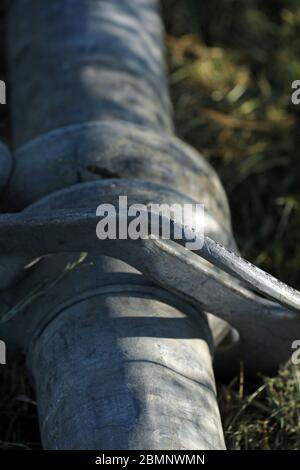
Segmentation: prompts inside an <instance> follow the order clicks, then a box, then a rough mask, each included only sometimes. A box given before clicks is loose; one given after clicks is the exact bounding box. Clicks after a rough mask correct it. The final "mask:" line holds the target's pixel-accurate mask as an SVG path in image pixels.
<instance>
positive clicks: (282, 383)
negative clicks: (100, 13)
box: [0, 0, 300, 449]
mask: <svg viewBox="0 0 300 470" xmlns="http://www.w3.org/2000/svg"><path fill="white" fill-rule="evenodd" d="M163 13H164V19H165V24H166V29H167V57H168V64H169V77H170V87H171V93H172V98H173V102H174V109H175V121H176V127H177V132H178V134H179V135H180V136H181V137H182V138H183V139H184V140H186V141H187V142H189V143H190V144H192V145H193V146H194V147H196V148H197V149H198V150H199V151H200V152H201V153H202V155H204V157H205V158H207V159H208V160H209V161H210V162H211V164H212V165H213V166H214V167H215V168H216V170H217V171H218V173H219V175H220V177H221V180H222V182H223V184H224V186H225V188H226V191H227V194H228V197H229V202H230V206H231V210H232V215H233V227H234V233H235V236H236V239H237V242H238V245H239V248H240V251H241V253H242V254H243V256H244V257H246V258H247V259H249V260H251V261H253V262H254V263H256V264H257V265H259V266H261V267H262V268H263V269H265V270H267V271H269V272H270V273H272V274H274V275H275V276H277V277H278V278H280V279H281V280H283V281H285V282H286V283H288V284H290V285H292V286H293V287H295V288H297V289H299V288H300V278H299V272H300V271H299V266H300V243H299V242H300V198H299V195H300V185H299V178H300V159H299V155H298V148H299V143H300V137H299V132H297V131H298V129H299V116H300V105H299V106H296V105H293V104H292V102H291V84H292V82H293V81H294V80H297V79H300V57H299V50H300V4H299V0H223V1H222V2H220V1H219V0H209V1H201V2H199V0H185V1H184V0H164V1H163ZM1 39H2V38H1ZM2 43H3V41H2V40H0V44H1V45H2ZM0 59H1V60H0V62H1V63H0V78H2V77H3V76H4V73H5V71H4V61H3V53H1V54H0ZM1 113H2V114H1V116H0V117H1V118H2V117H3V107H1ZM7 129H8V125H7V116H4V119H2V120H1V124H0V133H2V135H5V136H6V138H8V131H7ZM295 334H296V333H295ZM298 336H299V338H295V339H300V332H299V335H298ZM9 362H10V364H12V365H11V366H7V367H5V369H3V371H2V370H1V381H0V416H1V419H0V447H2V448H30V449H35V448H38V447H39V446H40V443H39V433H38V426H37V421H36V404H35V401H34V395H33V392H32V389H31V387H30V385H29V383H28V379H27V378H26V377H25V376H24V374H23V372H22V371H23V369H24V364H23V362H22V360H21V359H19V358H16V359H15V360H11V361H9ZM218 390H219V402H220V409H221V413H222V419H223V424H224V430H225V437H226V443H227V446H228V448H230V449H300V369H299V366H298V367H296V366H293V365H291V364H289V365H287V366H285V367H283V368H282V369H281V370H280V371H279V373H278V375H277V376H276V377H274V378H264V377H259V378H258V379H257V380H256V381H255V382H253V381H250V380H249V379H247V378H245V376H244V373H243V368H242V366H241V373H240V375H239V377H236V378H234V379H233V380H232V382H231V383H226V384H224V383H218Z"/></svg>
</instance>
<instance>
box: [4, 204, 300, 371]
mask: <svg viewBox="0 0 300 470" xmlns="http://www.w3.org/2000/svg"><path fill="white" fill-rule="evenodd" d="M123 215H124V214H121V213H117V218H118V219H119V218H121V217H123ZM151 215H152V216H153V213H151V212H150V211H147V214H145V216H147V217H148V218H149V219H148V220H149V234H150V236H149V238H147V239H138V240H131V239H126V240H120V239H117V240H110V239H107V240H104V241H100V240H99V239H98V238H97V236H96V226H97V223H98V222H99V220H100V219H101V218H100V217H99V216H96V215H95V212H94V211H91V210H87V209H80V210H56V211H55V212H54V213H53V212H51V213H48V214H45V215H40V214H39V215H33V214H30V213H26V212H24V213H21V214H8V215H3V216H1V218H0V253H3V254H5V255H6V256H7V255H10V254H11V255H14V256H15V255H20V256H22V255H31V256H32V255H33V256H40V255H43V254H47V253H61V252H78V251H95V252H97V253H99V254H101V255H106V256H111V257H114V258H119V259H121V260H123V261H125V262H126V263H128V264H130V265H132V266H133V267H135V268H137V269H138V270H139V271H141V272H142V273H143V274H145V275H146V276H148V277H149V278H151V280H153V281H154V282H156V283H157V284H159V285H161V286H163V287H164V288H166V289H168V290H170V291H173V292H176V294H177V295H179V296H181V297H183V298H184V299H186V300H188V301H189V302H191V303H192V304H194V305H196V306H198V307H200V308H201V309H202V310H204V311H206V312H207V313H212V314H214V315H216V316H218V317H220V318H222V319H224V320H226V321H227V322H228V323H230V324H231V325H232V326H233V327H235V328H236V329H237V330H238V332H239V334H240V337H241V348H242V358H243V359H244V361H245V363H246V365H247V366H248V367H249V368H250V369H252V370H253V371H254V370H257V369H259V370H260V371H264V372H268V373H269V372H272V371H274V370H275V369H276V367H277V366H278V365H279V364H281V363H283V362H285V361H286V360H287V359H288V358H289V356H290V354H291V345H292V342H293V341H294V340H295V339H296V336H297V333H298V332H299V333H300V293H299V292H297V291H295V290H294V289H292V288H291V287H289V286H287V285H285V284H283V283H281V282H279V281H278V280H277V279H276V278H274V277H272V276H270V275H269V274H267V273H265V272H264V271H262V270H261V269H259V268H257V267H256V266H253V265H252V264H251V263H249V262H247V261H245V260H244V259H243V258H241V257H239V256H237V255H235V254H234V253H232V252H230V251H228V250H227V249H226V248H224V247H222V246H220V245H219V244H217V243H216V242H214V241H213V240H212V239H210V238H208V237H205V238H204V244H203V247H202V248H201V249H200V250H198V251H197V252H190V251H188V250H186V249H185V248H183V247H182V246H180V245H182V244H184V243H185V242H186V241H190V240H191V238H192V234H194V236H195V235H196V234H195V230H194V229H193V228H192V227H186V226H185V227H181V229H182V231H183V233H184V234H185V238H184V237H183V239H182V240H175V239H174V233H175V229H177V230H178V226H177V224H176V223H175V222H174V220H172V219H170V220H169V219H167V220H166V219H165V217H163V216H162V215H158V216H157V214H155V215H156V217H155V218H156V220H158V221H159V226H160V227H162V224H163V223H166V222H167V223H170V227H171V239H170V240H162V239H158V238H155V237H153V236H151V231H150V229H151V225H150V218H151ZM132 220H133V218H131V217H129V216H128V218H127V222H128V224H130V222H131V221H132ZM152 220H153V219H152ZM155 233H157V232H155ZM177 233H178V232H177ZM201 258H204V259H205V260H207V261H209V262H210V263H211V264H212V265H214V266H217V267H218V268H219V270H220V271H218V272H216V271H215V270H213V269H210V268H209V266H207V265H205V264H204V263H203V262H201ZM241 281H242V282H241ZM254 291H257V292H259V293H260V294H262V295H263V296H265V298H264V297H261V296H259V295H258V294H256V293H255V292H254ZM266 297H267V298H268V299H267V298H266ZM269 299H271V300H269ZM274 301H275V302H274Z"/></svg>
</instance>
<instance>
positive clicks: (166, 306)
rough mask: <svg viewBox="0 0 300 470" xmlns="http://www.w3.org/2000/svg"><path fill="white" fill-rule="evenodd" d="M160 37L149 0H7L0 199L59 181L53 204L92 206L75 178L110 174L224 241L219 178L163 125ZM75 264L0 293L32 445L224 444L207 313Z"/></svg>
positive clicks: (116, 274)
mask: <svg viewBox="0 0 300 470" xmlns="http://www.w3.org/2000/svg"><path fill="white" fill-rule="evenodd" d="M162 39H163V29H162V25H161V20H160V17H159V9H158V2H157V1H156V0H84V1H83V0H64V1H61V0H52V1H51V2H48V1H46V0H40V1H39V2H36V1H34V0H22V1H21V0H13V1H11V2H10V7H9V22H8V63H9V79H10V82H11V90H12V104H11V112H12V121H13V140H14V147H15V156H16V164H15V169H14V174H13V178H12V180H11V183H10V187H9V197H10V201H11V204H14V205H15V207H16V208H18V209H21V208H24V207H26V206H28V204H31V203H33V202H34V201H37V200H39V199H40V198H42V197H44V196H46V195H47V194H50V193H52V192H53V191H57V190H59V189H62V188H67V187H69V186H72V188H73V189H72V197H71V198H68V197H67V195H68V190H66V191H65V194H66V197H65V198H64V197H63V196H60V195H58V198H59V200H60V202H59V207H60V208H61V209H68V208H72V207H76V208H84V207H93V204H94V203H95V202H94V200H93V198H89V197H84V196H83V193H82V191H84V189H83V188H84V186H85V185H83V184H82V183H83V182H85V181H94V183H93V184H92V187H91V192H93V190H94V191H95V193H96V194H97V191H98V192H99V193H101V191H102V193H105V191H106V190H107V185H105V182H102V181H101V180H103V179H107V178H110V179H111V178H114V179H113V180H112V182H111V193H113V194H112V197H115V196H116V193H118V190H124V191H125V194H127V195H131V198H132V200H134V201H135V202H141V203H149V202H158V203H164V202H166V203H169V204H170V203H174V200H176V201H180V202H181V203H184V202H185V201H187V200H189V201H191V200H192V201H195V202H202V203H204V204H205V205H206V208H207V211H208V219H207V220H209V224H208V230H209V235H210V236H211V237H212V238H214V239H215V240H216V241H218V242H220V243H222V244H223V245H225V246H227V247H228V248H231V249H235V243H234V240H233V237H232V235H231V226H230V216H229V210H228V204H227V200H226V196H225V193H224V191H223V189H222V186H221V184H220V182H219V180H218V178H217V176H216V174H215V173H214V171H213V170H212V168H211V167H210V166H209V165H208V164H207V163H206V162H205V161H204V160H203V159H202V158H201V156H199V155H198V154H197V153H196V152H195V151H194V150H192V149H191V148H190V147H188V146H187V145H185V144H184V143H182V142H181V141H179V140H178V139H177V138H176V137H175V135H174V130H173V124H172V115H171V105H170V100H169V95H168V91H167V80H166V75H165V66H164V58H163V56H164V53H163V51H164V48H163V43H162ZM20 110H21V111H20ZM99 180H100V181H99ZM118 180H119V181H120V185H119V186H118ZM134 180H139V183H140V184H141V185H142V186H143V188H144V189H143V190H142V191H141V192H138V191H137V190H136V186H135V182H134ZM116 187H117V191H116V192H114V188H116ZM54 197H55V195H54ZM51 198H52V196H49V197H48V198H45V199H44V200H42V202H41V206H42V207H43V210H45V211H46V212H47V211H48V212H50V211H51V205H52V203H51ZM103 199H104V197H103ZM103 199H102V200H103ZM102 200H99V201H98V204H99V203H101V202H102ZM95 209H96V207H95ZM33 210H35V209H34V208H33ZM33 243H34V241H33ZM77 258H78V255H74V256H72V255H70V254H56V255H53V256H48V257H45V258H43V259H42V260H40V261H39V262H37V264H35V266H34V267H32V268H29V269H27V276H26V277H25V279H24V280H23V281H22V283H20V284H19V285H18V286H17V287H16V288H15V289H14V290H13V293H11V294H9V295H11V297H13V298H14V299H16V298H17V299H19V303H18V305H17V306H15V308H14V315H12V319H11V320H10V321H9V322H8V323H7V325H6V326H5V328H6V329H5V328H4V330H3V331H4V332H6V335H7V337H8V338H10V340H11V343H14V344H16V345H18V346H21V347H22V348H23V350H24V351H25V352H26V353H27V358H28V365H29V370H30V372H31V374H32V376H33V380H34V383H35V386H36V391H37V399H38V408H39V419H40V428H41V434H42V440H43V444H44V446H45V447H46V448H49V449H65V448H69V449H72V448H73V449H74V448H76V449H78V448H84V449H223V448H224V438H223V432H222V426H221V421H220V416H219V410H218V406H217V401H216V393H215V385H214V376H213V370H212V354H213V353H212V349H213V347H212V341H211V332H210V329H209V327H208V324H207V318H206V315H205V314H204V313H203V312H201V311H200V310H197V311H195V308H193V307H192V306H191V305H190V304H189V303H188V302H185V301H184V300H180V299H179V298H178V297H177V296H176V295H175V294H171V293H167V292H166V291H165V290H164V289H160V288H157V287H155V286H154V285H153V284H152V283H151V282H149V281H147V280H146V279H145V278H144V277H143V276H142V275H141V274H139V273H138V272H137V271H135V270H134V269H133V268H131V267H129V266H128V265H126V264H124V263H122V262H121V261H119V260H116V259H112V260H108V259H107V258H106V257H105V256H101V257H97V255H95V254H94V255H93V254H89V255H88V257H87V258H85V259H84V260H82V258H80V261H79V262H78V261H76V260H77ZM9 295H8V297H9ZM10 301H11V302H12V300H11V299H10ZM16 322H18V323H16ZM212 324H213V322H212ZM216 325H218V327H220V328H221V330H223V331H224V332H226V331H228V327H227V325H226V324H225V323H224V322H222V321H220V322H218V321H217V320H216ZM23 326H24V328H23ZM45 371H47V373H45Z"/></svg>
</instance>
